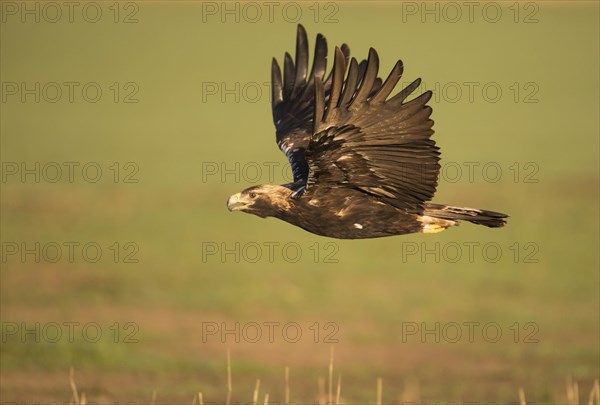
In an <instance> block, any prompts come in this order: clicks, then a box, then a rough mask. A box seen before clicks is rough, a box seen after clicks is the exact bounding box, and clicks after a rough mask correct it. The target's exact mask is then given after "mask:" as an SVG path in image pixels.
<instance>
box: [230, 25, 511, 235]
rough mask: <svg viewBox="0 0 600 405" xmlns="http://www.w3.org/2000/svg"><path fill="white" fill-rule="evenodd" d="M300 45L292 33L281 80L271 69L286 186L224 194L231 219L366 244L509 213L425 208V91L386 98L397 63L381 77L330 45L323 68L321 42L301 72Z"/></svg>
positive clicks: (431, 159) (429, 180)
mask: <svg viewBox="0 0 600 405" xmlns="http://www.w3.org/2000/svg"><path fill="white" fill-rule="evenodd" d="M308 55H309V50H308V39H307V35H306V30H305V29H304V27H303V26H302V25H298V27H297V37H296V58H295V60H293V59H292V57H291V55H290V54H289V53H287V52H286V53H285V57H284V59H283V72H282V70H281V67H280V65H279V63H278V62H277V60H276V59H275V58H273V61H272V64H271V85H272V87H271V90H272V100H271V101H272V110H273V120H274V123H275V129H276V141H277V145H278V146H279V149H281V151H282V152H283V153H284V154H285V155H286V156H287V158H288V160H289V163H290V166H291V169H292V173H293V182H291V183H288V184H283V185H270V184H261V185H257V186H253V187H250V188H247V189H245V190H243V191H241V192H239V193H237V194H234V195H232V196H231V197H229V199H228V200H227V207H228V209H229V210H230V211H242V212H246V213H249V214H254V215H256V216H259V217H261V218H266V217H275V218H278V219H280V220H283V221H286V222H288V223H290V224H292V225H295V226H298V227H300V228H302V229H304V230H306V231H308V232H312V233H314V234H317V235H321V236H326V237H331V238H338V239H364V238H378V237H383V236H393V235H402V234H410V233H416V232H422V233H437V232H440V231H443V230H444V229H446V228H449V227H451V226H455V225H458V224H459V222H460V221H468V222H471V223H474V224H479V225H485V226H488V227H491V228H497V227H501V226H504V225H505V223H506V222H505V220H504V218H507V215H505V214H501V213H498V212H493V211H487V210H481V209H475V208H466V207H456V206H450V205H443V204H433V203H429V202H428V201H430V200H431V198H432V197H433V195H434V193H435V190H436V187H437V184H438V175H439V171H440V164H439V160H440V152H439V148H438V147H437V146H436V144H435V141H434V140H432V139H431V135H432V134H433V129H432V127H433V121H432V120H431V119H430V116H431V112H432V109H431V107H430V106H428V105H427V102H428V101H429V100H430V98H431V95H432V93H431V91H426V92H424V93H423V94H421V95H419V96H418V97H414V98H412V99H411V100H409V101H407V99H408V98H409V96H410V95H411V94H412V93H413V91H414V90H415V89H417V88H418V87H419V85H420V83H421V80H420V79H416V80H415V81H413V82H412V83H411V84H409V85H408V86H406V87H405V88H404V89H402V90H401V91H399V92H398V93H396V94H394V95H393V96H391V97H390V94H391V93H392V91H393V90H394V88H395V87H396V84H397V83H398V81H399V80H400V78H401V77H402V73H403V66H404V65H403V63H402V61H401V60H398V61H397V62H396V64H395V65H394V67H393V69H392V71H391V72H390V74H389V75H388V77H387V78H386V79H385V81H384V80H382V79H381V78H379V77H378V76H377V75H378V70H379V57H378V55H377V52H376V51H375V49H373V48H371V49H370V50H369V55H368V58H367V60H366V61H365V60H363V61H361V62H358V61H357V60H356V59H355V58H354V57H353V58H350V49H349V48H348V46H347V45H346V44H343V45H342V46H341V47H336V48H335V51H334V54H333V68H332V70H331V72H330V73H329V75H328V76H327V77H325V73H326V69H327V41H326V39H325V37H324V36H323V35H321V34H318V35H317V38H316V44H315V50H314V57H313V60H312V68H311V70H310V73H309V70H308V69H309V63H308Z"/></svg>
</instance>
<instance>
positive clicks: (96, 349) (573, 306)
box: [0, 2, 600, 403]
mask: <svg viewBox="0 0 600 405" xmlns="http://www.w3.org/2000/svg"><path fill="white" fill-rule="evenodd" d="M36 4H37V6H36ZM55 4H58V7H59V8H60V10H59V11H60V12H61V13H62V14H61V15H60V16H59V15H58V14H56V13H57V9H56V8H52V6H45V5H44V4H43V3H39V2H27V3H25V2H4V3H3V4H2V25H1V29H0V33H1V40H0V45H1V53H0V57H1V62H0V67H1V81H2V104H1V108H2V111H1V120H0V121H1V135H2V137H1V141H2V142H1V147H2V148H1V160H2V195H1V214H2V263H1V264H2V272H1V293H2V297H1V304H2V307H1V317H2V346H1V384H0V388H1V392H2V394H1V395H2V401H29V402H32V401H49V400H58V401H62V400H65V401H66V400H68V399H69V397H70V395H71V394H70V388H69V383H68V371H69V367H71V366H73V367H74V370H75V378H76V381H77V384H78V386H79V388H80V390H82V391H85V392H86V394H87V397H88V399H90V400H94V401H97V402H105V403H106V402H108V401H122V402H125V401H138V402H142V403H143V402H145V403H148V402H149V401H150V399H151V398H152V393H153V391H155V392H156V401H157V402H159V403H160V402H163V403H165V402H175V401H178V402H179V403H183V402H185V403H189V402H191V401H192V397H193V395H194V393H195V392H197V391H202V392H203V393H204V398H205V400H206V401H224V400H225V396H226V392H227V379H226V352H227V349H229V350H230V351H231V358H232V373H233V394H232V395H233V396H232V399H233V400H237V401H250V400H251V395H252V391H253V387H254V384H255V380H256V379H257V378H259V379H260V380H261V397H260V398H261V400H262V398H263V397H262V395H263V394H264V393H265V392H268V393H269V398H270V400H271V401H283V399H284V369H285V367H289V368H290V381H291V383H290V384H291V399H292V400H293V401H297V402H305V403H306V402H308V401H311V402H312V401H316V400H322V393H321V395H319V391H320V390H319V388H318V383H317V382H318V379H319V378H326V377H327V373H328V370H327V369H328V364H329V356H330V350H331V348H332V347H333V348H334V353H335V364H334V379H335V380H337V378H338V373H341V381H342V394H341V395H342V400H343V401H344V402H346V403H358V402H363V403H364V402H367V401H368V402H374V401H375V393H376V381H377V378H378V377H381V378H382V381H383V402H387V403H390V402H398V401H419V400H422V401H444V402H449V401H480V402H481V401H486V402H489V401H498V402H507V401H516V400H517V389H518V388H519V387H523V388H524V390H525V393H526V395H527V399H528V400H531V401H536V402H539V403H543V402H550V403H561V402H562V403H565V402H566V397H565V379H566V378H568V377H569V376H571V377H572V378H573V379H574V380H577V381H579V387H580V391H581V397H582V400H583V401H587V395H588V393H589V390H590V388H591V385H592V381H593V380H594V379H595V378H597V377H598V375H599V374H600V371H599V366H598V360H599V356H600V350H599V347H598V339H599V335H600V332H599V287H598V286H599V274H598V269H599V256H598V255H599V254H598V245H599V240H598V239H599V232H598V230H599V226H598V225H599V219H598V184H599V183H598V182H599V178H598V169H599V167H598V153H599V152H598V151H599V136H598V134H599V111H600V108H599V107H600V106H599V90H598V89H599V83H598V77H599V65H598V63H599V62H598V61H599V51H598V49H599V43H598V42H599V39H598V38H599V22H598V15H599V14H598V13H599V9H598V4H597V3H596V2H580V3H577V2H562V3H558V2H523V3H513V2H510V3H488V2H482V3H479V2H474V4H475V5H474V7H475V8H473V9H471V10H472V14H469V7H471V6H468V5H466V4H465V3H460V2H459V3H452V4H454V5H450V6H448V4H449V3H427V4H426V5H425V4H424V3H421V2H405V3H391V2H382V3H369V4H367V3H361V2H352V3H344V2H329V3H291V5H290V4H288V3H278V2H275V3H273V4H274V5H272V6H269V5H268V4H266V3H252V4H251V5H247V4H245V3H227V5H224V4H223V3H220V2H207V3H200V2H147V3H146V2H137V3H134V2H120V3H112V2H106V3H105V2H100V3H91V5H90V3H84V2H82V3H77V5H76V6H74V7H75V8H74V9H73V14H72V18H71V17H69V15H68V6H67V5H65V4H63V3H61V2H58V3H55ZM456 5H458V8H457V6H456ZM36 7H37V9H36ZM269 7H273V8H272V9H269ZM98 9H99V10H100V12H101V14H97V11H98ZM15 10H16V11H15ZM27 10H34V11H32V12H31V13H33V14H31V13H30V14H27ZM36 10H37V11H36ZM227 10H229V11H227ZM257 10H259V11H260V15H259V14H256V12H257ZM269 10H271V11H272V14H270V15H269ZM428 10H429V11H428ZM431 10H433V11H431ZM498 10H500V11H499V12H500V14H497V12H498ZM457 12H460V14H457ZM23 13H24V14H23ZM36 18H39V22H37V21H36ZM96 19H97V20H98V21H97V22H91V21H93V20H96ZM54 20H56V21H55V22H53V21H54ZM71 20H72V21H71ZM115 21H116V22H115ZM297 22H301V23H302V24H304V25H305V27H306V29H307V32H308V34H309V38H310V46H311V47H312V44H313V43H314V37H315V35H316V34H317V33H318V32H321V33H323V34H324V35H325V36H326V37H327V39H328V43H329V47H330V50H331V49H333V46H334V45H340V44H341V43H342V42H346V43H348V44H349V46H350V48H351V51H352V54H353V55H354V56H356V57H358V58H359V59H362V58H364V57H366V55H367V52H368V48H369V47H370V46H373V47H375V48H376V49H377V50H378V52H379V55H380V59H381V72H380V75H382V76H386V75H387V73H388V71H389V69H391V67H392V66H393V64H394V63H395V61H396V59H397V58H402V59H403V61H404V64H405V74H404V78H403V79H402V81H401V82H402V83H403V84H406V83H408V82H410V81H412V80H413V79H415V78H417V77H422V78H423V80H424V83H425V85H424V86H423V90H424V89H425V88H431V89H433V90H434V91H436V94H435V96H434V98H433V100H432V102H431V105H432V106H433V108H434V113H433V119H434V120H435V121H436V124H435V127H434V128H435V129H436V134H435V139H436V140H437V142H438V144H439V145H440V147H441V148H442V151H443V155H442V159H443V160H442V164H444V172H443V176H442V178H441V179H440V185H439V187H438V193H437V195H436V197H435V199H434V200H435V201H436V202H441V203H449V204H454V205H466V206H474V207H480V208H487V209H492V210H497V211H501V212H506V213H508V214H510V221H509V225H508V226H507V227H505V228H503V229H496V230H493V229H487V228H484V227H479V226H473V225H468V224H465V225H463V226H461V227H459V228H455V229H451V230H449V231H446V232H443V233H441V234H438V235H420V234H419V235H408V236H401V237H392V238H383V239H376V240H364V241H341V240H332V239H327V238H322V237H318V236H315V235H312V234H309V233H307V232H305V231H303V230H301V229H298V228H294V227H292V226H290V225H288V224H286V223H284V222H280V221H277V220H274V219H267V220H262V219H259V218H257V217H254V216H250V215H242V214H239V213H235V214H232V213H229V212H228V211H227V209H226V207H225V201H226V199H227V197H228V196H229V195H230V194H233V193H235V192H237V191H239V190H241V189H243V188H245V187H247V186H249V185H251V184H253V183H256V182H269V181H272V182H276V183H277V182H284V181H287V180H286V177H289V174H288V173H289V171H288V169H287V168H286V166H285V165H286V161H285V157H284V156H283V155H282V154H281V153H280V152H279V151H278V149H277V147H276V145H275V142H274V130H273V124H272V121H271V112H270V104H269V103H270V102H269V88H268V81H269V80H270V61H271V58H272V57H273V56H276V57H277V58H279V59H280V60H281V57H282V56H283V53H284V52H285V51H290V52H291V53H293V50H294V46H295V35H296V23H297ZM311 54H312V48H311ZM36 83H39V90H36ZM65 83H67V84H65ZM69 83H73V84H69ZM69 86H70V87H69ZM57 88H58V89H60V90H61V94H60V96H59V95H58V93H56V90H57ZM71 88H72V89H73V93H72V98H71V99H70V94H69V89H71ZM84 88H85V91H84ZM98 88H99V89H100V90H101V91H102V93H101V95H99V96H97V95H96V93H95V91H96V90H97V89H98ZM28 89H29V90H31V91H29V92H28ZM469 89H473V92H472V93H470V92H469ZM498 89H499V90H500V91H501V93H496V91H497V90H498ZM484 90H485V91H484ZM457 91H458V92H457ZM36 97H39V102H36ZM95 99H97V101H96V102H92V101H94V100H95ZM68 162H72V163H68ZM36 164H39V166H38V167H39V169H36ZM57 165H58V166H59V167H61V168H62V170H63V172H62V173H61V175H60V176H58V181H56V182H53V181H54V179H55V177H57V175H56V166H57ZM67 165H72V167H73V168H74V169H73V175H74V178H73V181H72V182H71V181H70V179H69V176H68V171H67V170H66V167H67ZM223 165H224V166H223ZM236 165H237V166H236ZM269 165H271V166H273V167H275V169H274V173H275V176H274V178H270V177H271V176H270V175H269V172H268V170H267V167H268V166H269ZM84 166H85V170H84ZM469 166H471V167H473V168H474V169H473V172H472V173H469V171H468V167H469ZM236 167H237V168H238V169H236ZM257 167H258V168H260V169H261V171H260V172H259V173H257V172H256V168H257ZM457 167H458V168H461V171H460V172H457V171H456V170H457ZM97 168H100V169H101V170H102V174H101V176H100V177H99V179H98V181H97V182H92V181H91V180H90V179H92V178H95V177H96V174H95V173H96V172H95V171H96V170H97ZM24 169H25V170H26V169H32V170H33V171H32V173H33V174H31V173H30V174H25V175H24V176H25V177H24V179H23V177H22V175H23V170H24ZM224 169H225V170H224ZM227 169H229V170H230V172H227V171H226V170H227ZM484 169H485V170H484ZM498 169H499V171H500V174H501V176H500V178H497V177H498V176H497V174H496V172H497V171H498ZM488 170H489V171H488ZM495 170H496V172H495ZM36 173H37V175H38V176H39V177H40V178H39V182H38V181H36V178H35V176H36ZM227 173H229V174H227ZM470 174H471V176H470ZM496 180H497V181H496ZM36 242H37V243H39V245H38V246H39V248H36V245H35V243H36ZM69 242H72V243H73V246H75V247H74V250H73V257H72V258H71V257H69V255H68V248H67V246H68V245H65V243H69ZM23 243H25V245H23ZM86 243H92V245H91V249H92V250H86V251H85V252H82V247H83V245H85V244H86ZM236 244H237V245H236ZM57 245H58V246H59V247H61V253H62V256H61V257H60V258H59V259H57V260H54V257H55V252H56V246H57ZM269 245H272V246H274V247H273V249H274V250H273V260H270V259H269V254H268V253H269V248H268V246H269ZM484 245H485V246H487V247H490V246H491V249H492V250H489V251H488V250H484V248H483V246H484ZM98 246H99V247H100V248H101V249H102V254H101V255H100V256H99V257H98V261H97V262H95V263H93V262H92V261H93V258H94V256H95V251H94V248H95V247H98ZM257 246H258V248H259V250H258V252H259V253H260V257H257V256H256V252H257ZM290 246H291V248H292V250H289V251H288V250H287V249H288V248H289V247H290ZM468 246H474V248H473V249H474V250H473V253H472V254H471V255H469V253H468V252H469V250H468ZM284 247H285V248H284ZM457 247H458V249H460V250H457ZM215 248H216V249H218V251H217V252H216V254H212V253H213V251H212V250H209V249H215ZM498 248H499V249H500V251H498ZM24 249H33V251H34V253H29V254H27V253H26V254H25V256H24V257H22V253H23V250H24ZM52 249H55V250H52ZM294 249H295V250H299V251H300V252H301V254H302V256H301V257H300V258H299V259H298V261H296V262H292V258H293V256H295V250H294ZM486 249H487V248H486ZM36 250H37V253H38V254H39V256H40V257H39V262H38V261H36V257H35V251H36ZM224 251H225V255H224V256H223V255H222V253H224ZM227 251H234V252H235V251H237V254H238V256H239V258H238V259H237V260H236V256H235V253H227ZM427 252H434V253H427ZM435 252H437V253H435ZM496 252H499V253H496ZM286 255H287V256H286ZM286 257H288V260H286ZM255 258H256V260H254V259H255ZM330 259H331V260H330ZM132 261H133V262H132ZM115 262H116V263H115ZM65 322H78V324H76V325H75V326H73V327H74V336H73V339H69V336H68V327H67V326H66V324H65ZM236 322H237V323H239V325H240V328H243V327H244V326H247V325H253V324H248V323H249V322H256V323H258V324H259V325H261V330H262V333H263V335H262V337H261V339H259V341H258V342H257V343H251V342H249V341H248V340H249V339H244V335H243V334H242V333H241V332H240V334H242V336H241V338H240V339H239V340H240V341H239V342H236V341H235V340H236V336H235V334H223V332H224V329H225V328H228V329H233V328H234V327H235V324H236ZM264 322H278V323H279V325H293V324H291V323H292V322H295V323H297V324H298V325H299V327H300V330H301V331H302V336H301V338H300V340H299V341H298V342H296V343H292V342H289V341H288V340H291V339H290V338H289V337H290V336H289V335H286V336H285V337H284V336H282V334H281V329H280V328H279V327H278V329H275V332H276V333H275V335H274V338H273V339H272V342H270V341H269V339H268V336H267V335H268V333H267V331H268V328H267V327H266V326H265V324H264ZM471 322H475V323H478V324H477V325H480V326H478V327H477V328H476V329H475V334H474V338H473V339H469V338H468V336H467V332H468V328H467V327H466V326H465V325H467V324H468V323H471ZM36 324H38V325H39V326H38V327H36ZM488 324H492V325H495V326H496V327H497V328H499V329H500V331H501V332H502V336H501V337H499V338H498V341H497V342H492V340H495V339H492V338H493V337H494V336H493V335H494V333H491V335H492V338H490V335H482V326H483V325H488ZM53 325H54V326H53ZM56 325H58V329H57V328H56V327H55V326H56ZM77 325H79V326H77ZM89 325H92V326H94V325H96V326H97V327H99V328H100V331H101V332H102V336H101V337H99V338H98V341H97V342H92V340H95V338H94V336H93V335H94V332H95V330H96V329H94V328H92V329H89V330H87V332H89V334H87V335H85V336H82V329H83V327H84V326H89ZM214 325H217V326H218V327H219V332H218V333H216V334H214V335H208V334H207V333H205V332H206V328H207V327H212V326H214ZM436 325H437V326H436ZM452 325H459V326H460V331H461V332H462V335H461V336H460V337H459V338H457V339H456V340H457V341H456V342H453V338H454V337H455V333H454V331H455V330H456V328H455V330H452V329H451V327H452ZM53 327H54V329H52V328H53ZM413 327H417V328H418V329H419V331H418V332H417V333H415V334H410V335H407V334H406V332H407V328H413ZM436 327H437V328H438V329H437V332H436V329H435V328H436ZM36 328H37V329H36ZM428 329H432V330H433V331H434V332H432V333H429V334H427V333H424V334H423V333H422V332H426V330H428ZM28 330H29V331H30V332H27V331H28ZM56 330H58V331H60V332H61V333H62V335H61V337H60V338H56V339H54V337H55V332H56ZM240 330H241V329H240ZM245 330H246V332H248V334H247V335H246V337H248V336H250V337H253V336H254V333H253V330H250V329H245ZM315 330H318V331H319V334H318V335H315ZM117 331H118V334H117ZM516 331H518V332H519V333H518V335H516ZM331 333H333V336H329V335H330V334H331ZM130 334H131V335H130ZM291 335H292V337H293V333H291ZM90 336H92V337H90ZM328 336H329V338H330V339H334V340H335V341H337V342H334V341H331V340H328ZM286 337H287V339H286ZM436 338H437V340H439V342H436ZM54 340H56V341H54ZM115 341H116V342H115ZM321 391H322V390H321Z"/></svg>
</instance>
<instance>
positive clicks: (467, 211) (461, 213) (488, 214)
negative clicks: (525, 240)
mask: <svg viewBox="0 0 600 405" xmlns="http://www.w3.org/2000/svg"><path fill="white" fill-rule="evenodd" d="M424 208H425V210H424V211H423V217H431V218H433V219H440V220H442V221H440V222H442V223H445V222H454V221H459V220H463V221H469V222H471V223H473V224H478V225H485V226H488V227H490V228H499V227H502V226H504V225H506V221H505V220H504V218H508V215H506V214H502V213H500V212H494V211H486V210H480V209H476V208H466V207H454V206H450V205H443V204H425V207H424ZM440 225H441V224H440ZM451 225H457V224H456V223H455V222H454V223H451V224H448V225H447V226H451ZM441 226H442V227H444V228H446V227H447V226H444V225H441Z"/></svg>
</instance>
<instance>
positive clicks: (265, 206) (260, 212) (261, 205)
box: [227, 184, 292, 218]
mask: <svg viewBox="0 0 600 405" xmlns="http://www.w3.org/2000/svg"><path fill="white" fill-rule="evenodd" d="M291 195H292V190H290V189H289V188H287V187H285V186H277V185H271V184H261V185H259V186H252V187H249V188H247V189H245V190H243V191H241V192H239V193H237V194H234V195H232V196H231V197H229V199H228V200H227V208H228V209H229V211H243V212H247V213H249V214H254V215H257V216H259V217H261V218H266V217H277V216H279V215H280V214H282V213H283V212H286V211H287V210H289V208H290V204H291V201H290V199H289V198H290V196H291Z"/></svg>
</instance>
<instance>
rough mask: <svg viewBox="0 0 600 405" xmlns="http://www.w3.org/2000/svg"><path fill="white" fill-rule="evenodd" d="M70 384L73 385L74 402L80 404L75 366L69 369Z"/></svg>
mask: <svg viewBox="0 0 600 405" xmlns="http://www.w3.org/2000/svg"><path fill="white" fill-rule="evenodd" d="M69 384H70V385H71V392H72V394H73V400H74V402H75V403H76V404H79V394H78V393H77V386H76V385H75V371H73V366H71V368H69Z"/></svg>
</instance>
